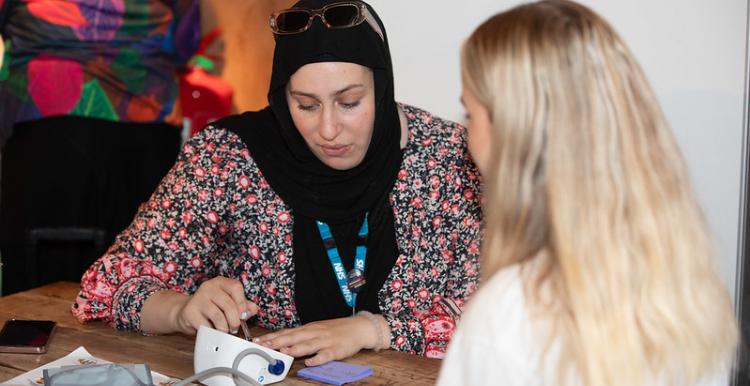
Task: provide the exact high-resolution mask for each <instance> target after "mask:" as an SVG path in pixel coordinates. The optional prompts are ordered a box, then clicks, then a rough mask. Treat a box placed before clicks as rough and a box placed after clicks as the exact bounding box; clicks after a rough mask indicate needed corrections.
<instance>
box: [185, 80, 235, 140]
mask: <svg viewBox="0 0 750 386" xmlns="http://www.w3.org/2000/svg"><path fill="white" fill-rule="evenodd" d="M232 94H233V91H232V87H231V86H229V84H228V83H227V82H225V81H224V80H222V79H221V78H219V77H218V76H214V75H211V74H208V73H207V72H206V71H205V70H204V69H202V68H200V67H197V66H196V67H193V68H192V69H190V71H188V72H187V74H185V75H184V76H182V77H180V101H181V102H182V115H183V117H184V118H185V119H186V120H187V122H186V123H187V124H189V125H190V135H191V136H192V135H194V134H195V133H197V132H199V131H200V130H201V129H203V127H205V126H206V124H208V123H210V122H212V121H214V120H216V119H219V118H222V117H225V116H227V115H229V114H231V113H232Z"/></svg>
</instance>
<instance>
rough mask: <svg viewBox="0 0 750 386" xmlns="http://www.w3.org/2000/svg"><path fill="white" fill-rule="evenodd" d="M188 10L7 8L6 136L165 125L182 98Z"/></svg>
mask: <svg viewBox="0 0 750 386" xmlns="http://www.w3.org/2000/svg"><path fill="white" fill-rule="evenodd" d="M187 4H189V3H188V2H186V1H185V0H66V1H48V0H47V1H38V0H0V31H2V33H1V34H2V36H3V38H4V39H6V47H5V48H6V60H4V64H3V68H2V70H0V128H2V129H6V130H7V129H10V128H11V127H13V125H14V124H15V123H16V122H22V121H29V120H36V119H39V118H44V117H50V116H55V115H75V116H83V117H90V118H99V119H105V120H109V121H127V122H164V121H166V120H167V117H168V116H169V115H170V114H171V113H172V110H173V105H174V102H175V99H176V97H177V79H176V73H175V69H176V63H177V62H178V59H177V55H176V51H175V45H174V36H175V35H174V30H175V26H176V24H177V21H178V20H179V19H180V17H181V15H182V14H183V13H184V12H186V10H187V9H188V7H187ZM186 20H188V19H186ZM190 20H192V19H190Z"/></svg>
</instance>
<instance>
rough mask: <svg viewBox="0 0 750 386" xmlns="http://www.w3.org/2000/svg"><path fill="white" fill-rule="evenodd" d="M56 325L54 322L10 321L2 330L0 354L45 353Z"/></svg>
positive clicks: (0, 333)
mask: <svg viewBox="0 0 750 386" xmlns="http://www.w3.org/2000/svg"><path fill="white" fill-rule="evenodd" d="M56 324H57V323H55V322H54V321H52V320H19V319H11V320H8V321H6V322H5V324H4V325H3V329H2V330H0V352H10V353H28V354H42V353H45V352H47V344H48V343H49V340H50V338H52V334H53V333H54V332H55V326H56Z"/></svg>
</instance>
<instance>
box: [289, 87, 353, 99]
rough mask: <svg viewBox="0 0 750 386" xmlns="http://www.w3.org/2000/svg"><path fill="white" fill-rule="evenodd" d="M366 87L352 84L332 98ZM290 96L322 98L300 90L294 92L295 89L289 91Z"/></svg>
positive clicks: (333, 94)
mask: <svg viewBox="0 0 750 386" xmlns="http://www.w3.org/2000/svg"><path fill="white" fill-rule="evenodd" d="M364 87H365V85H363V84H361V83H355V84H350V85H348V86H346V87H344V88H342V89H340V90H336V91H334V92H332V93H331V96H332V97H335V96H339V95H341V94H343V93H345V92H347V91H350V90H352V89H355V88H364ZM289 94H291V95H294V96H302V97H308V98H313V99H320V97H319V96H318V95H317V94H315V93H308V92H304V91H299V90H293V89H289Z"/></svg>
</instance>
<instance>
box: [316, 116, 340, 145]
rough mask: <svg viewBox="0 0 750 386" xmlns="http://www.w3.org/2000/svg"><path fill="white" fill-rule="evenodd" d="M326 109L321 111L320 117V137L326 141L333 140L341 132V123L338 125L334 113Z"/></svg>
mask: <svg viewBox="0 0 750 386" xmlns="http://www.w3.org/2000/svg"><path fill="white" fill-rule="evenodd" d="M331 110H332V109H328V111H323V113H322V114H321V118H320V128H319V130H318V131H319V133H320V137H321V138H323V139H324V140H326V141H333V140H334V139H336V137H337V136H338V135H339V133H341V125H339V122H338V119H337V118H336V113H335V112H333V111H331Z"/></svg>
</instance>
